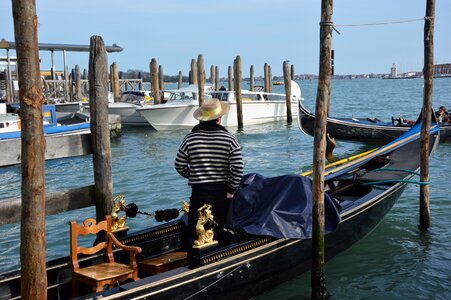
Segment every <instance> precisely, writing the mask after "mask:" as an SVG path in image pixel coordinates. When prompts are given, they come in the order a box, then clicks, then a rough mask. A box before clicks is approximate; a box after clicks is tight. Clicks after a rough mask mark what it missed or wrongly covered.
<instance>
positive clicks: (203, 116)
mask: <svg viewBox="0 0 451 300" xmlns="http://www.w3.org/2000/svg"><path fill="white" fill-rule="evenodd" d="M229 110H230V103H228V102H225V101H219V99H208V100H205V101H204V102H203V103H202V105H201V106H200V107H199V108H198V109H196V110H195V111H194V113H193V117H194V118H195V119H197V120H199V121H211V120H215V119H217V118H219V117H221V116H223V115H224V114H226V113H228V112H229Z"/></svg>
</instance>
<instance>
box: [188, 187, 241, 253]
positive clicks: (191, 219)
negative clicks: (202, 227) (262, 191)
mask: <svg viewBox="0 0 451 300" xmlns="http://www.w3.org/2000/svg"><path fill="white" fill-rule="evenodd" d="M204 204H210V205H211V207H212V208H211V213H212V215H213V217H214V220H215V221H216V222H217V223H218V224H219V226H223V227H225V228H232V199H227V184H197V185H193V186H192V191H191V198H190V203H189V213H188V243H189V245H191V246H192V245H193V244H194V241H195V240H197V235H196V224H197V220H198V218H199V213H198V211H197V210H198V209H199V208H200V207H202V206H203V205H204ZM215 240H217V238H216V237H215ZM219 242H221V241H219Z"/></svg>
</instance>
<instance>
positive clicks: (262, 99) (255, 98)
mask: <svg viewBox="0 0 451 300" xmlns="http://www.w3.org/2000/svg"><path fill="white" fill-rule="evenodd" d="M291 93H292V96H291V106H292V109H291V111H292V114H293V118H295V117H296V116H297V104H298V101H299V99H301V88H300V87H299V85H298V84H297V83H296V82H294V81H291ZM207 96H208V97H211V98H217V99H219V100H221V101H228V102H230V103H231V108H230V111H229V113H228V114H226V115H225V116H223V117H222V125H223V126H237V125H238V119H237V110H236V101H235V93H234V91H226V90H223V91H221V90H220V91H211V92H209V93H207ZM241 96H242V104H243V105H242V108H243V123H244V124H260V123H266V122H272V121H276V120H281V119H285V118H286V116H287V108H286V100H285V94H281V93H266V92H263V91H248V90H242V92H241ZM198 107H199V102H198V100H197V99H188V100H186V99H182V98H180V99H177V100H173V101H171V100H170V101H168V102H167V103H165V104H158V105H147V106H143V107H140V108H137V111H138V112H139V113H140V114H141V115H142V116H143V117H144V118H145V119H146V120H147V121H148V122H149V123H150V125H152V127H153V128H155V129H156V130H170V129H175V128H179V127H192V126H194V125H196V124H198V123H199V121H198V120H196V119H194V117H193V112H194V111H195V110H196V108H198Z"/></svg>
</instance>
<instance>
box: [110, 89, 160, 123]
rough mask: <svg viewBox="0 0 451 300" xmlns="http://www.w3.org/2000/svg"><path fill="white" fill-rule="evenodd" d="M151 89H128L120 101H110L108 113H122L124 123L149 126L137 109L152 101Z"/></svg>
mask: <svg viewBox="0 0 451 300" xmlns="http://www.w3.org/2000/svg"><path fill="white" fill-rule="evenodd" d="M150 93H151V92H150V91H126V92H123V93H122V95H121V100H120V101H119V102H114V100H113V101H110V102H109V103H108V113H109V114H111V115H120V116H121V123H122V125H132V126H149V123H148V122H147V121H146V119H144V118H143V117H142V116H141V115H140V114H139V113H138V112H136V109H137V108H138V107H141V106H143V105H146V104H150V103H152V101H153V100H152V97H151V94H150Z"/></svg>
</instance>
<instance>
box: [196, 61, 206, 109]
mask: <svg viewBox="0 0 451 300" xmlns="http://www.w3.org/2000/svg"><path fill="white" fill-rule="evenodd" d="M204 74H205V73H204V56H203V55H202V54H199V56H198V57H197V76H198V80H199V84H198V86H197V87H198V91H199V95H198V96H197V97H198V99H199V106H201V105H202V103H203V102H204V94H205V90H204V86H205V75H204Z"/></svg>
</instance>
